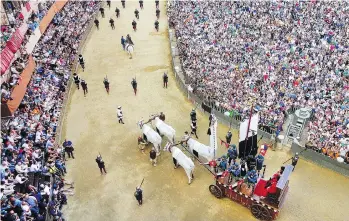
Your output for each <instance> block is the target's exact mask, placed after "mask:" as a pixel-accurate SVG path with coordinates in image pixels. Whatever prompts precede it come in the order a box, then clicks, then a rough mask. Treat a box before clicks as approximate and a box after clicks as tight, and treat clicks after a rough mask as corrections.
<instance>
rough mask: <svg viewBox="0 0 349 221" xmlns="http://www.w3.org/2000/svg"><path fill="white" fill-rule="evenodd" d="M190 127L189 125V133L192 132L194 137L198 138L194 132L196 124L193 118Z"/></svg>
mask: <svg viewBox="0 0 349 221" xmlns="http://www.w3.org/2000/svg"><path fill="white" fill-rule="evenodd" d="M190 127H191V134H194V135H195V136H196V138H197V139H199V137H198V135H197V134H196V130H197V125H196V121H195V120H194V121H192V122H191V124H190Z"/></svg>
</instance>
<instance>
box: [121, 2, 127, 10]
mask: <svg viewBox="0 0 349 221" xmlns="http://www.w3.org/2000/svg"><path fill="white" fill-rule="evenodd" d="M121 4H122V7H123V8H125V6H126V5H125V0H121Z"/></svg>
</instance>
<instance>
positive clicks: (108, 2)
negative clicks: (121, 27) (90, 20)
mask: <svg viewBox="0 0 349 221" xmlns="http://www.w3.org/2000/svg"><path fill="white" fill-rule="evenodd" d="M110 3H111V2H110V0H107V5H108V7H109V9H110Z"/></svg>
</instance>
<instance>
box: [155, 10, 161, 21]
mask: <svg viewBox="0 0 349 221" xmlns="http://www.w3.org/2000/svg"><path fill="white" fill-rule="evenodd" d="M155 14H156V17H157V18H158V19H159V17H160V9H158V8H157V9H156V11H155Z"/></svg>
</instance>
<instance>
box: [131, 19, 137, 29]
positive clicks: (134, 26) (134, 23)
mask: <svg viewBox="0 0 349 221" xmlns="http://www.w3.org/2000/svg"><path fill="white" fill-rule="evenodd" d="M132 28H133V30H134V31H136V30H137V22H136V21H135V20H133V22H132Z"/></svg>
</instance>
